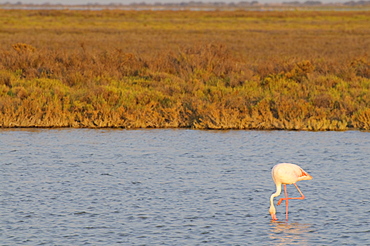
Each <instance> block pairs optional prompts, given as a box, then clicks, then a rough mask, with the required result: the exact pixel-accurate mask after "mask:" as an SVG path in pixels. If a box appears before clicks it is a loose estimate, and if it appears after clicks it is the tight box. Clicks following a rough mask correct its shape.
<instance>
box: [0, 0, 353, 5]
mask: <svg viewBox="0 0 370 246" xmlns="http://www.w3.org/2000/svg"><path fill="white" fill-rule="evenodd" d="M252 1H254V0H194V1H191V0H139V1H135V0H0V4H6V3H9V4H17V3H21V4H51V5H53V4H63V5H88V4H100V5H108V4H122V5H129V4H133V3H146V4H155V3H162V4H168V3H174V4H179V3H189V2H203V3H215V2H223V3H226V4H228V3H239V2H252ZM256 1H257V2H259V3H261V4H265V3H271V4H273V3H283V2H294V1H296V0H256ZM306 1H309V0H297V2H300V3H304V2H306ZM313 1H316V0H313ZM317 1H319V2H321V3H323V4H328V3H345V2H350V1H352V0H317ZM353 1H354V2H358V1H359V0H353Z"/></svg>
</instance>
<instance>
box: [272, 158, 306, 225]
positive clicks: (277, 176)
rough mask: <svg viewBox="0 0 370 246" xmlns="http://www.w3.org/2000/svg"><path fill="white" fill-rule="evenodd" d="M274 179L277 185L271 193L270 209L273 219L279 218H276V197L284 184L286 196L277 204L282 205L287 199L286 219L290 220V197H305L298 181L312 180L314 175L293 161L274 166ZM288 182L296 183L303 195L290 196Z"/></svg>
mask: <svg viewBox="0 0 370 246" xmlns="http://www.w3.org/2000/svg"><path fill="white" fill-rule="evenodd" d="M271 174H272V179H273V180H274V182H275V185H276V192H275V193H274V194H272V195H271V197H270V209H269V212H270V214H271V218H272V219H273V220H277V218H276V209H275V206H274V198H275V197H277V196H279V195H280V193H281V185H282V184H283V185H284V193H285V198H280V200H279V201H278V203H277V205H280V204H281V202H282V201H283V200H285V205H286V220H288V202H289V200H290V199H300V200H302V199H304V198H305V197H304V195H303V193H302V192H301V190H300V189H299V188H298V186H297V185H296V182H298V181H301V180H310V179H312V176H311V175H309V174H308V173H307V172H306V171H304V170H303V169H302V168H301V167H299V166H298V165H295V164H291V163H280V164H277V165H275V166H274V167H273V168H272V171H271ZM287 184H294V186H295V187H296V188H297V190H298V192H299V193H300V194H301V195H302V196H301V197H293V198H292V197H288V193H287V190H286V185H287Z"/></svg>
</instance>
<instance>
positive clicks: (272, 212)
mask: <svg viewBox="0 0 370 246" xmlns="http://www.w3.org/2000/svg"><path fill="white" fill-rule="evenodd" d="M269 213H270V215H271V219H272V220H277V218H276V209H275V207H274V206H271V207H270V209H269Z"/></svg>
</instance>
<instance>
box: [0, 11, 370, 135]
mask: <svg viewBox="0 0 370 246" xmlns="http://www.w3.org/2000/svg"><path fill="white" fill-rule="evenodd" d="M0 13H1V14H0V23H1V25H0V26H1V27H0V126H2V127H122V128H141V127H143V128H147V127H153V128H165V127H174V128H177V127H184V128H199V129H288V130H346V129H353V128H354V129H367V130H369V129H370V60H369V56H368V55H369V50H370V15H369V14H368V13H367V12H356V11H347V12H346V11H329V12H327V11H319V12H315V11H285V12H284V11H280V12H278V11H270V12H269V11H267V12H253V11H213V12H202V11H200V12H196V11H193V12H192V11H123V10H109V11H108V10H107V11H104V10H102V11H70V10H0Z"/></svg>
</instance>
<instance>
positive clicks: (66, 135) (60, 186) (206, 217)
mask: <svg viewBox="0 0 370 246" xmlns="http://www.w3.org/2000/svg"><path fill="white" fill-rule="evenodd" d="M279 162H293V163H296V164H299V165H300V166H301V167H303V168H304V169H305V170H306V171H307V172H308V173H310V174H311V175H312V176H313V177H314V178H313V180H310V181H301V182H298V185H299V187H300V188H301V190H302V192H303V193H304V194H305V196H306V199H305V200H293V201H291V202H290V203H289V206H290V213H289V221H288V222H286V221H285V220H284V218H285V206H284V205H281V206H278V207H277V217H278V219H279V221H278V222H272V221H271V220H270V215H269V214H268V208H269V197H270V195H271V194H272V193H273V192H275V185H274V183H273V181H272V179H271V174H270V170H271V168H272V166H273V165H274V164H276V163H279ZM0 175H1V182H0V185H1V186H0V189H1V190H0V192H1V193H0V195H1V198H0V218H1V221H0V222H1V223H0V242H1V243H0V245H203V244H208V245H370V201H369V200H370V199H369V195H370V181H369V177H370V132H359V131H346V132H287V131H198V130H172V129H165V130H92V129H26V130H0ZM288 192H289V194H291V195H292V196H299V194H298V192H297V191H296V190H295V188H294V186H292V185H290V186H288ZM276 201H277V199H276Z"/></svg>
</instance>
